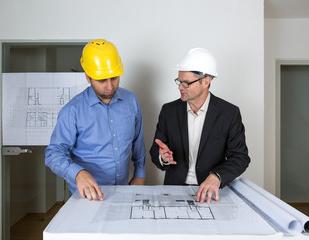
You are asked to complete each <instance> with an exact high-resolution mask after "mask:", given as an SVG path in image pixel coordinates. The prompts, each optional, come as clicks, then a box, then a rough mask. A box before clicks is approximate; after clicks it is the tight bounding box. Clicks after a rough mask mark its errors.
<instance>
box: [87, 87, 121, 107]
mask: <svg viewBox="0 0 309 240" xmlns="http://www.w3.org/2000/svg"><path fill="white" fill-rule="evenodd" d="M87 91H88V99H89V106H93V105H95V104H97V103H101V100H100V99H99V98H98V96H97V95H96V93H95V92H94V90H93V88H92V87H91V86H90V87H88V90H87ZM123 98H124V94H123V91H122V89H121V88H119V87H118V89H117V90H116V92H115V94H114V96H113V98H112V100H111V102H110V104H112V103H115V102H117V101H118V100H123Z"/></svg>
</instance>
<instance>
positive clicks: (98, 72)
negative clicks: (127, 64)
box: [80, 39, 123, 80]
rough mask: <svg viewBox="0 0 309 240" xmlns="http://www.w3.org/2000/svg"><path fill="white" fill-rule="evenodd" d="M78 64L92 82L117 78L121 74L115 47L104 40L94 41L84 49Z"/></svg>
mask: <svg viewBox="0 0 309 240" xmlns="http://www.w3.org/2000/svg"><path fill="white" fill-rule="evenodd" d="M80 64H81V65H82V68H83V69H84V71H85V73H86V74H87V75H88V76H89V77H91V78H92V79H94V80H103V79H107V78H112V77H119V76H121V75H122V74H123V67H122V63H121V58H120V56H119V54H118V51H117V48H116V47H115V45H114V44H113V43H111V42H109V41H107V40H105V39H94V40H91V41H90V42H88V43H87V44H86V45H85V47H84V49H83V54H82V57H81V58H80Z"/></svg>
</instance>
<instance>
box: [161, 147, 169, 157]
mask: <svg viewBox="0 0 309 240" xmlns="http://www.w3.org/2000/svg"><path fill="white" fill-rule="evenodd" d="M160 154H161V155H166V156H170V155H171V154H170V152H169V150H168V149H163V148H160Z"/></svg>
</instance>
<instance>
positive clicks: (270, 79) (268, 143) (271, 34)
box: [265, 19, 309, 193]
mask: <svg viewBox="0 0 309 240" xmlns="http://www.w3.org/2000/svg"><path fill="white" fill-rule="evenodd" d="M308 29H309V19H265V187H266V189H267V190H269V191H270V192H272V193H275V192H276V178H277V177H278V176H277V175H276V157H277V156H276V141H275V140H276V139H275V137H276V105H275V103H276V98H275V96H276V60H309V47H308V42H309V32H308Z"/></svg>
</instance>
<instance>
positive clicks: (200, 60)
mask: <svg viewBox="0 0 309 240" xmlns="http://www.w3.org/2000/svg"><path fill="white" fill-rule="evenodd" d="M214 77H217V71H216V61H215V58H214V57H213V56H212V55H211V54H210V53H209V52H208V51H207V50H206V49H203V48H195V49H191V50H190V51H189V52H188V53H187V55H186V56H185V57H184V58H183V60H182V61H181V63H180V64H178V78H176V79H175V82H176V84H177V85H178V88H179V91H180V95H181V96H180V99H178V100H176V101H173V102H170V103H166V104H164V105H163V107H162V109H161V112H160V115H159V121H158V124H157V129H156V133H155V138H154V142H153V145H152V147H151V150H150V154H151V158H152V161H153V163H154V164H155V165H156V166H157V167H158V168H160V169H162V170H165V171H166V173H165V179H164V184H167V185H199V189H198V192H197V193H196V198H197V201H199V202H205V201H207V203H210V201H211V199H212V198H214V199H215V200H219V188H220V187H221V188H222V187H224V186H225V185H226V184H228V183H229V182H231V181H232V180H234V179H235V178H236V177H238V176H239V175H240V174H242V173H243V172H244V171H245V169H246V168H247V167H248V165H249V163H250V158H249V156H248V149H247V146H246V141H245V128H244V126H243V124H242V120H241V115H240V111H239V108H238V107H237V106H235V105H232V104H231V103H228V102H226V101H224V100H223V99H220V98H218V97H216V96H214V95H213V94H212V93H210V91H209V87H210V84H211V81H212V80H213V78H214Z"/></svg>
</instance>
